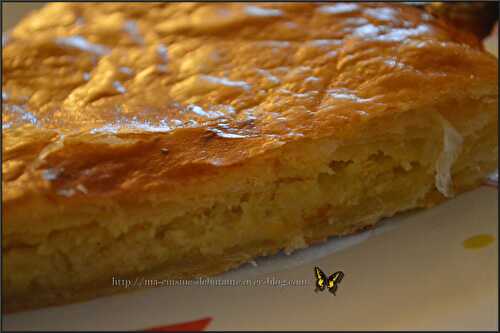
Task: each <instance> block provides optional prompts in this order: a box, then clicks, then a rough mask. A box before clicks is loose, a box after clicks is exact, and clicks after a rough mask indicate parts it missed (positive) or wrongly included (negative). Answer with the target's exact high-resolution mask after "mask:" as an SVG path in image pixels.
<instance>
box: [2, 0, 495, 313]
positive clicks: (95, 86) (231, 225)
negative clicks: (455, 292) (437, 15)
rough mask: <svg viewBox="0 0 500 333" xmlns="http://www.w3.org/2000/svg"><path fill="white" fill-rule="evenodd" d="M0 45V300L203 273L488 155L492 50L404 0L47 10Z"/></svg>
mask: <svg viewBox="0 0 500 333" xmlns="http://www.w3.org/2000/svg"><path fill="white" fill-rule="evenodd" d="M5 42H6V44H5V47H4V50H3V66H4V68H3V74H4V80H3V91H4V95H3V96H2V100H3V110H4V112H3V143H4V145H3V157H4V159H3V165H2V172H3V183H2V186H3V210H2V214H3V235H2V236H3V243H2V246H3V265H4V266H3V277H2V278H3V280H4V287H5V289H4V293H3V294H2V296H3V301H4V305H5V306H6V308H7V310H8V311H15V310H19V309H25V308H30V307H40V306H45V305H53V304H61V303H65V302H70V301H76V300H82V299H88V298H91V297H95V296H98V295H102V294H105V293H110V292H116V291H120V290H124V289H123V288H117V287H116V286H113V285H112V279H113V278H124V277H136V276H145V277H162V278H171V279H174V278H191V277H195V276H205V275H213V274H218V273H221V272H223V271H225V270H228V269H230V268H233V267H237V266H238V265H241V264H242V263H245V262H248V261H250V260H251V259H252V258H254V257H256V256H261V255H270V254H273V253H276V252H277V251H280V250H282V249H284V250H285V251H292V250H294V249H298V248H302V247H305V246H307V245H308V244H311V243H313V242H318V241H323V240H325V239H326V238H327V237H329V236H332V235H344V234H349V233H352V232H355V231H357V230H360V229H363V228H366V227H369V226H372V225H373V224H374V223H375V222H377V221H378V220H380V219H381V218H383V217H386V216H391V215H393V214H395V213H397V212H400V211H405V210H408V209H412V208H417V207H427V206H431V205H433V204H436V203H438V202H440V201H441V200H443V199H445V198H449V197H453V196H454V195H455V194H457V193H460V192H462V191H465V190H468V189H471V188H474V187H475V186H477V185H478V184H480V183H481V182H482V180H483V178H484V177H485V176H486V175H487V174H488V173H490V172H491V171H493V170H494V169H495V168H496V167H497V150H498V145H497V133H498V128H497V121H498V84H497V80H498V74H497V69H498V67H497V60H496V59H495V58H494V57H493V56H491V55H489V54H487V53H485V52H484V51H483V50H482V49H481V46H480V43H479V41H478V40H477V39H476V38H475V37H474V36H472V35H468V34H466V33H462V32H459V31H456V30H454V29H453V28H450V27H447V26H446V25H444V24H443V23H440V22H438V21H435V19H433V18H432V17H431V16H430V15H429V14H426V13H425V12H424V11H421V10H419V9H416V8H412V7H410V6H406V5H397V4H354V3H346V4H342V3H335V4H322V5H315V4H243V3H239V4H214V3H212V4H190V3H189V4H188V3H186V4H170V5H167V4H119V3H115V4H99V5H96V4H83V3H79V4H63V3H57V4H51V5H48V6H46V7H45V8H43V9H42V10H40V11H38V12H36V13H34V14H33V15H31V16H29V17H28V18H27V19H25V20H24V21H22V22H21V23H20V24H19V25H18V26H17V27H16V28H15V29H13V31H12V32H11V33H10V34H9V35H8V36H7V39H6V41H5ZM4 309H5V307H4Z"/></svg>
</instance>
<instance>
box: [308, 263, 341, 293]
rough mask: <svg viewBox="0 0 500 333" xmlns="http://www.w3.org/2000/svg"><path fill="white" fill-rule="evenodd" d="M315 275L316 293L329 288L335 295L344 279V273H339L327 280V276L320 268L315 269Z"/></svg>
mask: <svg viewBox="0 0 500 333" xmlns="http://www.w3.org/2000/svg"><path fill="white" fill-rule="evenodd" d="M314 275H315V276H316V289H315V290H314V291H315V292H318V291H323V290H325V288H328V291H329V292H331V293H332V294H334V295H335V292H336V291H337V288H338V284H339V283H340V281H342V279H343V278H344V273H343V272H341V271H337V272H335V273H333V274H332V275H330V276H329V277H328V278H327V277H326V274H325V273H323V271H322V270H321V269H320V268H319V267H314Z"/></svg>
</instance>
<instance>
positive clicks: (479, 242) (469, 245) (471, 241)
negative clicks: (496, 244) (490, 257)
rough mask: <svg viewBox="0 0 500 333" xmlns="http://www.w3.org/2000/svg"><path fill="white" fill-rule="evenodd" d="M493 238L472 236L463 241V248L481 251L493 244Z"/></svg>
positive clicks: (489, 236)
mask: <svg viewBox="0 0 500 333" xmlns="http://www.w3.org/2000/svg"><path fill="white" fill-rule="evenodd" d="M494 240H495V237H493V236H492V235H486V234H480V235H476V236H472V237H469V238H467V239H466V240H464V243H463V244H464V248H466V249H472V250H475V249H481V248H483V247H486V246H488V245H490V244H491V243H493V241H494Z"/></svg>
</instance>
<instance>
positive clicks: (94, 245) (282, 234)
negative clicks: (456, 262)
mask: <svg viewBox="0 0 500 333" xmlns="http://www.w3.org/2000/svg"><path fill="white" fill-rule="evenodd" d="M490 107H491V105H490ZM491 111H494V110H493V109H489V110H488V111H487V112H486V111H485V112H484V113H483V114H485V115H486V116H488V118H487V117H482V118H481V117H478V119H476V120H475V121H470V122H468V123H467V124H462V123H461V124H458V125H459V126H457V124H455V125H452V124H451V122H449V121H448V120H446V119H445V118H444V117H443V116H441V115H440V114H438V113H434V112H415V113H413V114H412V113H411V112H407V113H405V114H399V115H392V116H391V117H385V118H383V119H380V120H379V121H378V125H380V124H381V123H384V122H387V123H390V126H387V129H386V130H385V131H384V132H385V134H384V135H375V136H373V133H374V132H373V131H372V130H369V129H370V126H372V128H376V127H377V124H375V123H377V122H371V123H370V125H369V126H368V127H367V128H365V130H367V134H366V136H365V137H364V138H359V139H357V140H356V141H353V142H349V143H340V142H338V141H337V140H332V139H330V138H324V139H318V140H307V141H304V142H300V141H299V142H295V143H291V144H287V145H285V146H284V147H282V148H280V149H278V150H275V151H273V152H272V153H271V154H267V156H265V157H262V158H259V159H256V160H254V161H250V162H249V163H246V164H245V165H240V166H237V167H231V168H229V169H228V170H227V173H226V174H224V175H223V176H221V175H219V176H218V177H214V178H213V179H209V180H208V181H206V182H205V183H203V184H199V185H198V186H197V189H196V188H192V190H193V191H194V192H193V193H192V196H191V197H186V196H185V193H186V192H185V191H184V192H183V196H182V197H180V198H174V199H173V201H172V202H170V203H169V202H162V201H158V198H159V197H161V195H160V194H156V195H155V196H154V197H155V198H153V197H151V198H149V201H148V200H142V201H141V202H142V203H141V204H138V205H137V206H133V207H130V206H129V207H120V206H116V205H113V204H112V203H110V205H109V207H108V208H109V209H108V211H106V212H103V211H102V210H100V209H97V210H95V211H93V212H92V207H83V208H82V210H81V212H84V214H82V215H80V216H65V215H64V214H62V215H61V214H59V213H60V212H59V211H52V212H48V213H49V215H50V214H52V217H53V218H54V219H60V220H61V221H60V222H61V225H66V226H70V227H68V228H65V229H60V230H52V231H50V232H47V233H46V234H44V235H42V234H39V235H37V234H36V233H33V234H31V235H30V234H29V233H28V234H27V233H22V234H11V235H10V236H9V238H8V239H5V238H4V241H5V240H6V241H7V243H6V244H5V242H4V246H5V247H4V255H5V260H4V264H5V265H6V266H4V270H3V272H4V277H3V278H4V281H6V282H5V283H6V288H5V291H6V293H4V296H3V298H4V304H5V305H6V309H7V311H9V312H12V311H17V310H20V309H26V308H33V307H40V306H45V305H55V304H64V303H68V302H72V301H75V300H82V299H88V298H92V297H95V296H97V295H103V294H109V293H114V292H119V291H120V290H118V289H119V288H116V287H115V288H111V286H110V283H111V279H112V278H113V277H115V278H124V277H132V276H147V277H150V276H161V277H162V278H171V279H176V278H192V277H196V276H205V275H213V274H217V273H221V272H223V271H225V270H227V269H229V268H232V267H237V266H239V265H241V264H243V263H245V262H247V261H249V260H251V259H253V258H254V257H256V256H262V255H269V254H273V253H276V252H278V251H280V250H285V251H286V252H291V251H293V250H295V249H299V248H303V247H306V246H307V245H309V244H312V243H315V242H318V241H324V240H325V239H327V238H328V237H330V236H335V235H344V234H348V233H352V232H355V231H357V230H362V229H365V228H368V227H370V226H372V225H373V224H374V223H376V222H377V221H379V220H380V219H381V218H383V217H388V216H392V215H394V214H396V213H398V212H402V211H405V210H409V209H414V208H419V207H427V206H432V205H434V204H436V203H438V202H440V201H442V200H445V197H450V196H453V195H454V194H456V193H460V192H463V191H465V190H468V189H471V188H473V187H475V186H477V185H478V184H479V183H480V182H482V180H483V179H484V178H485V177H486V176H487V175H488V174H489V173H490V172H491V171H493V170H494V169H495V168H496V167H497V158H496V156H497V150H498V148H497V142H496V141H497V134H496V133H497V123H496V122H494V121H492V118H491V115H492V114H495V113H492V112H491ZM464 126H466V127H467V129H465V127H464ZM457 127H461V128H460V129H457ZM459 131H460V132H459ZM378 134H380V133H378ZM211 192H212V193H214V196H210V195H209V194H210V193H211ZM170 197H171V198H172V196H170ZM153 203H154V204H153ZM181 203H182V204H181ZM47 209H49V210H50V207H49V208H47ZM45 213H47V212H45ZM46 216H47V215H46ZM71 219H73V221H71ZM75 221H76V222H77V223H75ZM9 223H16V221H10V222H9ZM96 258H99V259H98V260H97V259H96ZM28 268H29V269H28ZM6 271H9V272H10V274H9V275H8V276H7V275H5V272H6ZM155 274H156V275H155ZM33 295H36V297H34V296H33ZM5 300H7V302H5Z"/></svg>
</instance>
